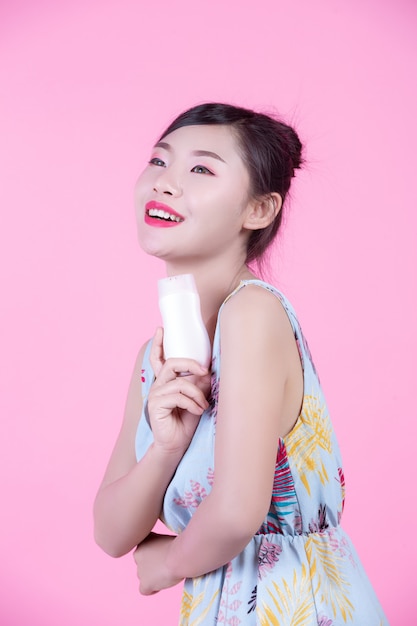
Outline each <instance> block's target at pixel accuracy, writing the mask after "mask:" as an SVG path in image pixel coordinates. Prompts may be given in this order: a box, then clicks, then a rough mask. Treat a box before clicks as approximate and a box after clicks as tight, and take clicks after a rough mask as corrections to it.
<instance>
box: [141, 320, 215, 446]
mask: <svg viewBox="0 0 417 626" xmlns="http://www.w3.org/2000/svg"><path fill="white" fill-rule="evenodd" d="M150 361H151V365H152V368H153V371H154V374H155V381H154V383H153V385H152V387H151V389H150V392H149V396H148V414H149V419H150V424H151V428H152V432H153V435H154V441H155V445H156V446H159V447H161V448H163V450H164V451H165V452H169V453H178V452H181V453H182V454H183V453H184V452H185V450H186V449H187V447H188V446H189V444H190V441H191V439H192V437H193V435H194V432H195V430H196V428H197V425H198V422H199V419H200V416H201V415H202V413H203V412H204V411H205V410H206V409H207V408H208V406H209V405H208V402H207V399H206V394H208V392H209V389H210V374H209V372H208V370H207V369H206V368H204V367H202V366H201V365H199V363H197V361H194V360H193V359H174V358H171V359H167V360H166V361H165V360H164V357H163V330H162V328H158V329H157V331H156V333H155V337H154V339H153V342H152V348H151V353H150Z"/></svg>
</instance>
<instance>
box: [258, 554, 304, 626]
mask: <svg viewBox="0 0 417 626" xmlns="http://www.w3.org/2000/svg"><path fill="white" fill-rule="evenodd" d="M267 591H268V594H269V595H270V597H271V602H270V603H269V604H267V603H266V602H263V603H262V606H259V605H258V606H257V608H256V612H257V617H258V620H259V624H260V626H310V625H311V619H312V617H313V616H314V615H315V606H314V600H313V595H312V592H311V583H310V579H309V577H308V576H307V571H306V566H305V565H304V564H303V565H302V566H301V572H300V571H298V573H297V570H295V569H294V575H293V579H292V581H290V582H288V580H286V579H282V580H281V583H280V584H278V583H277V582H275V581H273V582H272V587H269V588H268V589H267Z"/></svg>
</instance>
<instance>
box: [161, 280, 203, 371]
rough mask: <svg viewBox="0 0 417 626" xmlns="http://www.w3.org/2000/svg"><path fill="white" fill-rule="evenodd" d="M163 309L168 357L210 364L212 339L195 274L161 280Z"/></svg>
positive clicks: (165, 352)
mask: <svg viewBox="0 0 417 626" xmlns="http://www.w3.org/2000/svg"><path fill="white" fill-rule="evenodd" d="M158 294H159V310H160V311H161V315H162V322H163V327H164V356H165V358H166V359H168V358H171V357H176V358H178V357H180V358H181V357H182V358H184V357H185V358H187V359H195V360H196V361H197V362H198V363H200V365H203V366H204V367H208V366H209V365H210V361H211V345H210V339H209V336H208V333H207V330H206V327H205V325H204V323H203V319H202V317H201V309H200V297H199V295H198V291H197V287H196V284H195V280H194V276H193V275H192V274H180V275H178V276H169V277H168V278H162V279H161V280H159V281H158Z"/></svg>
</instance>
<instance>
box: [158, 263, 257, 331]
mask: <svg viewBox="0 0 417 626" xmlns="http://www.w3.org/2000/svg"><path fill="white" fill-rule="evenodd" d="M179 274H193V276H194V279H195V282H196V286H197V290H198V293H199V295H200V303H201V314H202V317H203V321H204V324H205V325H206V328H207V331H208V333H209V336H210V339H211V340H212V339H213V336H214V331H215V327H216V322H217V315H218V312H219V309H220V307H221V305H222V303H223V302H224V300H225V299H226V298H227V296H228V295H229V294H230V293H232V291H234V289H236V287H237V286H238V285H239V283H240V282H241V281H242V280H248V279H251V278H255V276H254V274H253V273H252V272H251V271H250V270H249V268H248V267H247V266H246V264H244V263H243V264H242V263H241V264H238V265H237V266H235V267H233V266H228V267H224V266H223V267H222V268H219V267H210V263H209V262H207V261H206V262H204V263H201V264H193V263H187V264H175V265H173V264H168V263H167V275H168V276H175V275H179Z"/></svg>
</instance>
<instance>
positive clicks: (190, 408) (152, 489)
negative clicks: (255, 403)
mask: <svg viewBox="0 0 417 626" xmlns="http://www.w3.org/2000/svg"><path fill="white" fill-rule="evenodd" d="M156 338H157V341H154V343H153V346H152V350H151V362H152V366H153V368H154V371H156V372H157V373H158V374H159V377H158V379H157V381H155V382H154V384H153V385H152V389H151V393H150V394H149V412H150V415H151V421H152V422H153V423H152V427H153V434H154V443H153V444H151V446H150V447H149V449H148V451H147V452H146V454H145V455H144V457H143V458H142V459H141V460H140V461H139V462H137V461H136V455H135V435H136V430H137V426H138V421H139V418H140V415H141V411H142V389H141V369H142V361H143V356H144V352H145V348H146V346H143V347H142V349H141V350H140V352H139V355H138V358H137V361H136V365H135V368H134V372H133V376H132V380H131V383H130V387H129V393H128V397H127V402H126V410H125V416H124V420H123V424H122V428H121V431H120V434H119V437H118V439H117V441H116V445H115V447H114V450H113V453H112V455H111V458H110V461H109V464H108V466H107V469H106V472H105V475H104V479H103V481H102V484H101V486H100V488H99V490H98V493H97V496H96V499H95V503H94V531H95V539H96V542H97V543H98V545H99V546H100V547H101V548H103V550H104V551H105V552H107V553H108V554H110V555H111V556H115V557H118V556H122V555H123V554H126V553H127V552H129V551H130V550H132V549H133V548H134V547H135V546H136V545H137V544H138V543H140V542H141V541H143V539H145V537H147V535H148V534H149V533H150V531H151V530H152V528H153V526H154V524H155V522H156V520H157V519H158V517H159V515H160V513H161V508H162V501H163V497H164V494H165V491H166V488H167V486H168V484H169V482H170V480H171V478H172V476H173V474H174V472H175V470H176V468H177V465H178V463H179V462H180V460H181V458H182V456H183V454H184V452H185V450H186V448H187V446H188V444H189V441H190V440H191V437H192V432H194V429H195V426H196V424H197V423H198V418H199V416H200V415H201V413H202V412H203V410H204V409H205V408H206V406H207V403H206V401H205V398H204V395H203V394H202V393H201V391H200V390H199V389H197V387H195V386H194V385H192V384H191V383H189V382H188V381H186V380H181V379H179V380H178V382H176V380H175V378H176V375H177V373H176V371H174V370H175V368H176V369H177V370H178V371H181V368H183V370H189V371H192V372H193V373H196V374H197V373H199V374H200V375H201V371H200V372H198V371H197V369H198V368H199V366H198V365H197V364H196V363H194V362H193V361H190V360H188V359H187V360H184V363H182V362H180V361H178V360H175V361H174V360H172V361H173V364H170V363H169V362H167V363H166V364H164V363H162V360H161V358H160V350H161V345H162V334H161V331H159V330H158V332H157V335H156ZM200 369H201V368H200ZM194 370H195V371H194ZM161 390H162V398H161ZM151 404H152V408H151ZM178 406H180V407H181V408H182V410H181V409H180V410H178V408H177V407H178ZM154 407H156V408H154ZM173 407H175V411H176V413H173ZM187 426H188V430H187Z"/></svg>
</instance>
